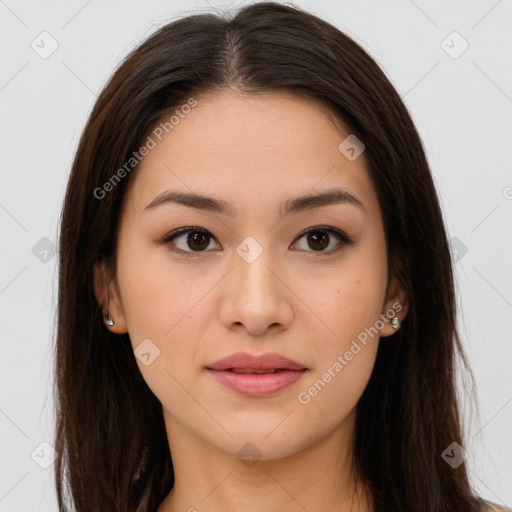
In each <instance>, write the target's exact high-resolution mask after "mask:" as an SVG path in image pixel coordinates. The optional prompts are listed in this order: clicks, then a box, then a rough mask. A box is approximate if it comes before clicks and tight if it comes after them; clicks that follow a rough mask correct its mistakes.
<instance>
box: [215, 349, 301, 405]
mask: <svg viewBox="0 0 512 512" xmlns="http://www.w3.org/2000/svg"><path fill="white" fill-rule="evenodd" d="M205 369H206V370H207V371H208V373H210V374H211V375H212V376H214V377H215V378H216V380H217V381H218V382H220V383H221V384H222V385H224V386H225V387H227V388H228V389H230V390H231V391H234V392H236V393H238V394H242V395H245V396H250V397H266V396H270V395H274V394H276V393H278V392H279V391H282V390H284V389H285V388H287V387H289V386H291V385H292V384H294V383H295V382H297V381H298V380H299V379H300V378H301V377H302V376H303V375H304V374H305V373H306V372H307V371H308V368H306V367H305V366H304V365H303V364H301V363H298V362H296V361H293V360H291V359H288V358H285V357H283V356H281V355H279V354H271V353H267V354H262V355H258V356H256V355H251V354H247V353H238V354H233V355H231V356H228V357H226V358H224V359H221V360H219V361H217V362H216V363H214V364H212V365H210V366H207V367H206V368H205Z"/></svg>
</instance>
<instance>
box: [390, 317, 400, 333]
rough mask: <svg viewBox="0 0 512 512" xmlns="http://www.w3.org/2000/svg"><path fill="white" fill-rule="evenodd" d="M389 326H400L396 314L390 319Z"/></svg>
mask: <svg viewBox="0 0 512 512" xmlns="http://www.w3.org/2000/svg"><path fill="white" fill-rule="evenodd" d="M391 327H393V329H395V330H396V329H399V328H400V319H399V318H398V317H397V316H394V317H393V318H392V319H391Z"/></svg>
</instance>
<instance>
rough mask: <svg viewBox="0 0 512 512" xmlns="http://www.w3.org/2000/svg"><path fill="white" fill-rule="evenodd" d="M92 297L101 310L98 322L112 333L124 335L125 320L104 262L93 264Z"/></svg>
mask: <svg viewBox="0 0 512 512" xmlns="http://www.w3.org/2000/svg"><path fill="white" fill-rule="evenodd" d="M93 280H94V295H95V296H96V300H97V301H98V304H99V306H100V308H101V314H100V317H99V320H100V321H102V322H103V324H104V325H105V327H106V328H107V329H108V330H109V331H110V332H113V333H116V334H124V333H126V332H128V331H127V329H126V320H125V317H124V312H123V308H122V306H121V302H120V300H119V297H118V294H117V291H116V290H115V287H114V283H113V282H112V279H111V278H110V277H109V274H108V271H107V267H106V263H105V260H101V261H99V262H97V263H95V264H94V267H93Z"/></svg>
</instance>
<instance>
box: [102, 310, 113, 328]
mask: <svg viewBox="0 0 512 512" xmlns="http://www.w3.org/2000/svg"><path fill="white" fill-rule="evenodd" d="M103 323H104V324H105V325H108V326H109V327H112V326H113V325H114V323H115V322H114V320H113V319H112V318H110V316H109V314H108V311H105V313H104V315H103Z"/></svg>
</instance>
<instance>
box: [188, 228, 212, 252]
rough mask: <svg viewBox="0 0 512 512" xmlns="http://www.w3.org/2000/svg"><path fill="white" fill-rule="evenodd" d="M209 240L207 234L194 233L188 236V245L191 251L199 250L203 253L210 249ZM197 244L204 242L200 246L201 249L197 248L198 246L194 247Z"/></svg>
mask: <svg viewBox="0 0 512 512" xmlns="http://www.w3.org/2000/svg"><path fill="white" fill-rule="evenodd" d="M208 238H209V237H208V235H207V234H205V233H200V232H199V231H193V232H191V233H189V234H188V236H187V244H189V247H190V248H191V249H197V250H200V251H202V250H204V249H206V248H207V247H208V244H209V240H208ZM196 242H203V243H202V244H200V247H197V246H195V247H194V244H195V243H196Z"/></svg>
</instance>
